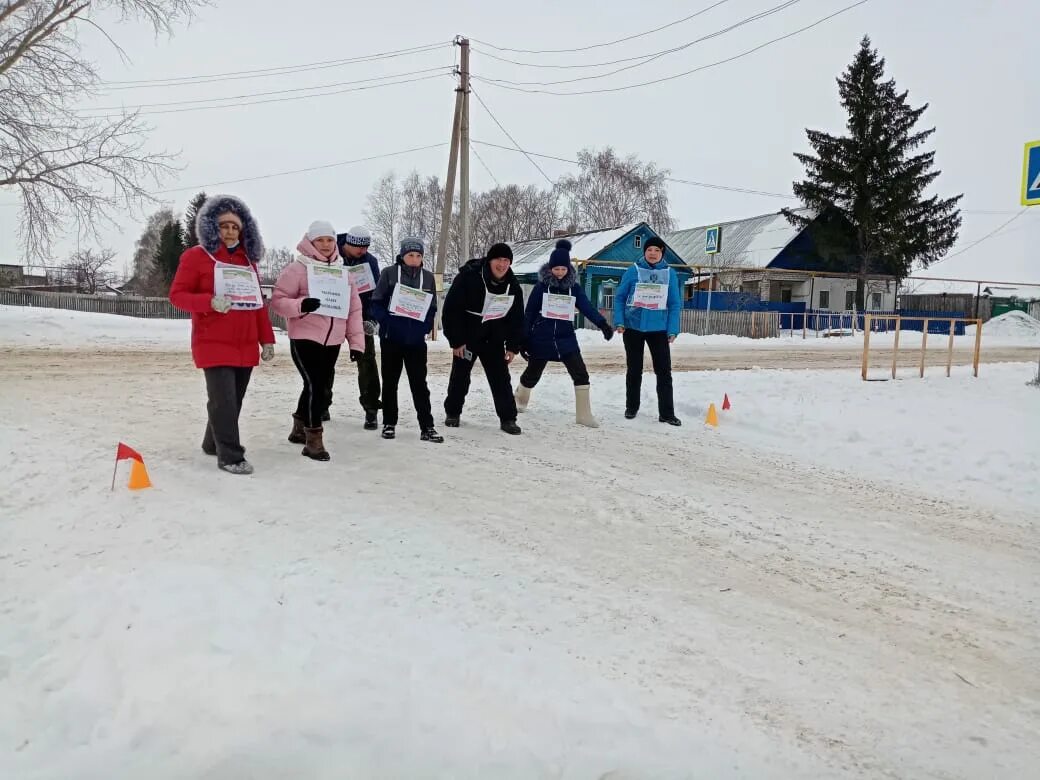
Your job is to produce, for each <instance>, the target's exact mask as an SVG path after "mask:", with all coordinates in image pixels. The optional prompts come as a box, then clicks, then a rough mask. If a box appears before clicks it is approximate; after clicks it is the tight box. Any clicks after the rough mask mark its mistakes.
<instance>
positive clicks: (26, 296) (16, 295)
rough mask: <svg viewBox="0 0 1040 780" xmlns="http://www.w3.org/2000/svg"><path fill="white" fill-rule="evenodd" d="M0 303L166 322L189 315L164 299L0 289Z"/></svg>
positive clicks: (185, 317)
mask: <svg viewBox="0 0 1040 780" xmlns="http://www.w3.org/2000/svg"><path fill="white" fill-rule="evenodd" d="M0 304H3V305H6V306H35V307H38V308H43V309H66V310H68V311H86V312H92V313H95V314H120V315H123V316H125V317H149V318H154V319H165V320H183V319H187V318H188V317H190V316H191V315H190V314H188V313H187V312H183V311H180V310H179V309H177V308H175V307H174V306H173V304H171V303H170V302H169V301H168V300H167V299H166V298H136V297H133V298H132V297H129V296H126V297H123V296H119V297H117V296H102V295H85V294H82V293H55V292H35V291H29V290H10V289H5V288H0Z"/></svg>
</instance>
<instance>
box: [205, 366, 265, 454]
mask: <svg viewBox="0 0 1040 780" xmlns="http://www.w3.org/2000/svg"><path fill="white" fill-rule="evenodd" d="M203 373H204V374H205V376H206V396H207V398H208V400H207V402H206V414H207V417H208V418H209V419H208V421H207V422H206V433H205V434H204V435H203V437H202V449H203V450H204V451H205V452H207V453H209V454H210V455H214V454H215V455H216V456H217V463H219V464H220V465H221V466H226V465H229V464H232V463H240V462H242V461H243V460H245V457H246V449H245V447H243V446H242V441H241V439H240V438H239V435H238V417H239V415H240V414H241V413H242V399H244V398H245V397H246V389H247V388H248V387H249V377H250V376H252V373H253V369H252V368H234V367H232V366H218V367H216V368H204V369H203Z"/></svg>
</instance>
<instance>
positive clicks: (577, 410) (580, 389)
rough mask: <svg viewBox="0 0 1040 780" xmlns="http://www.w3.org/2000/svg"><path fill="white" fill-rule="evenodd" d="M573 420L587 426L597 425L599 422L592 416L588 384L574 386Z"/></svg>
mask: <svg viewBox="0 0 1040 780" xmlns="http://www.w3.org/2000/svg"><path fill="white" fill-rule="evenodd" d="M574 421H575V422H576V423H578V425H587V426H588V427H589V428H598V427H599V422H598V421H597V420H596V418H595V417H593V416H592V404H591V403H590V401H589V386H588V385H581V386H577V385H576V386H575V387H574Z"/></svg>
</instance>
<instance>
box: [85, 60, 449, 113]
mask: <svg viewBox="0 0 1040 780" xmlns="http://www.w3.org/2000/svg"><path fill="white" fill-rule="evenodd" d="M433 72H438V73H448V72H449V71H448V69H447V67H446V66H443V65H441V66H439V67H436V68H424V69H422V70H412V71H407V72H404V73H389V74H387V75H385V76H373V77H372V78H367V79H357V80H356V81H339V82H334V83H332V84H319V85H317V86H313V87H295V88H293V89H279V90H275V91H272V92H250V93H247V94H244V95H226V96H224V97H215V98H198V99H196V100H172V101H168V102H165V103H141V104H138V105H130V106H101V107H97V108H93V107H92V108H89V109H87V110H88V111H138V110H140V109H142V108H166V107H169V106H187V105H191V104H193V103H220V102H223V101H225V100H246V99H248V98H255V97H270V96H271V95H288V94H291V93H295V92H309V91H312V90H316V89H333V88H335V87H346V86H351V85H353V84H365V83H369V82H373V81H384V80H386V79H397V78H404V77H406V76H418V75H420V74H423V73H433Z"/></svg>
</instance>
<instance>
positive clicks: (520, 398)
mask: <svg viewBox="0 0 1040 780" xmlns="http://www.w3.org/2000/svg"><path fill="white" fill-rule="evenodd" d="M513 398H514V400H515V401H516V410H517V411H518V412H526V411H527V402H528V401H530V400H531V388H530V387H524V386H523V385H518V386H517V388H516V394H515V395H514V396H513Z"/></svg>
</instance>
